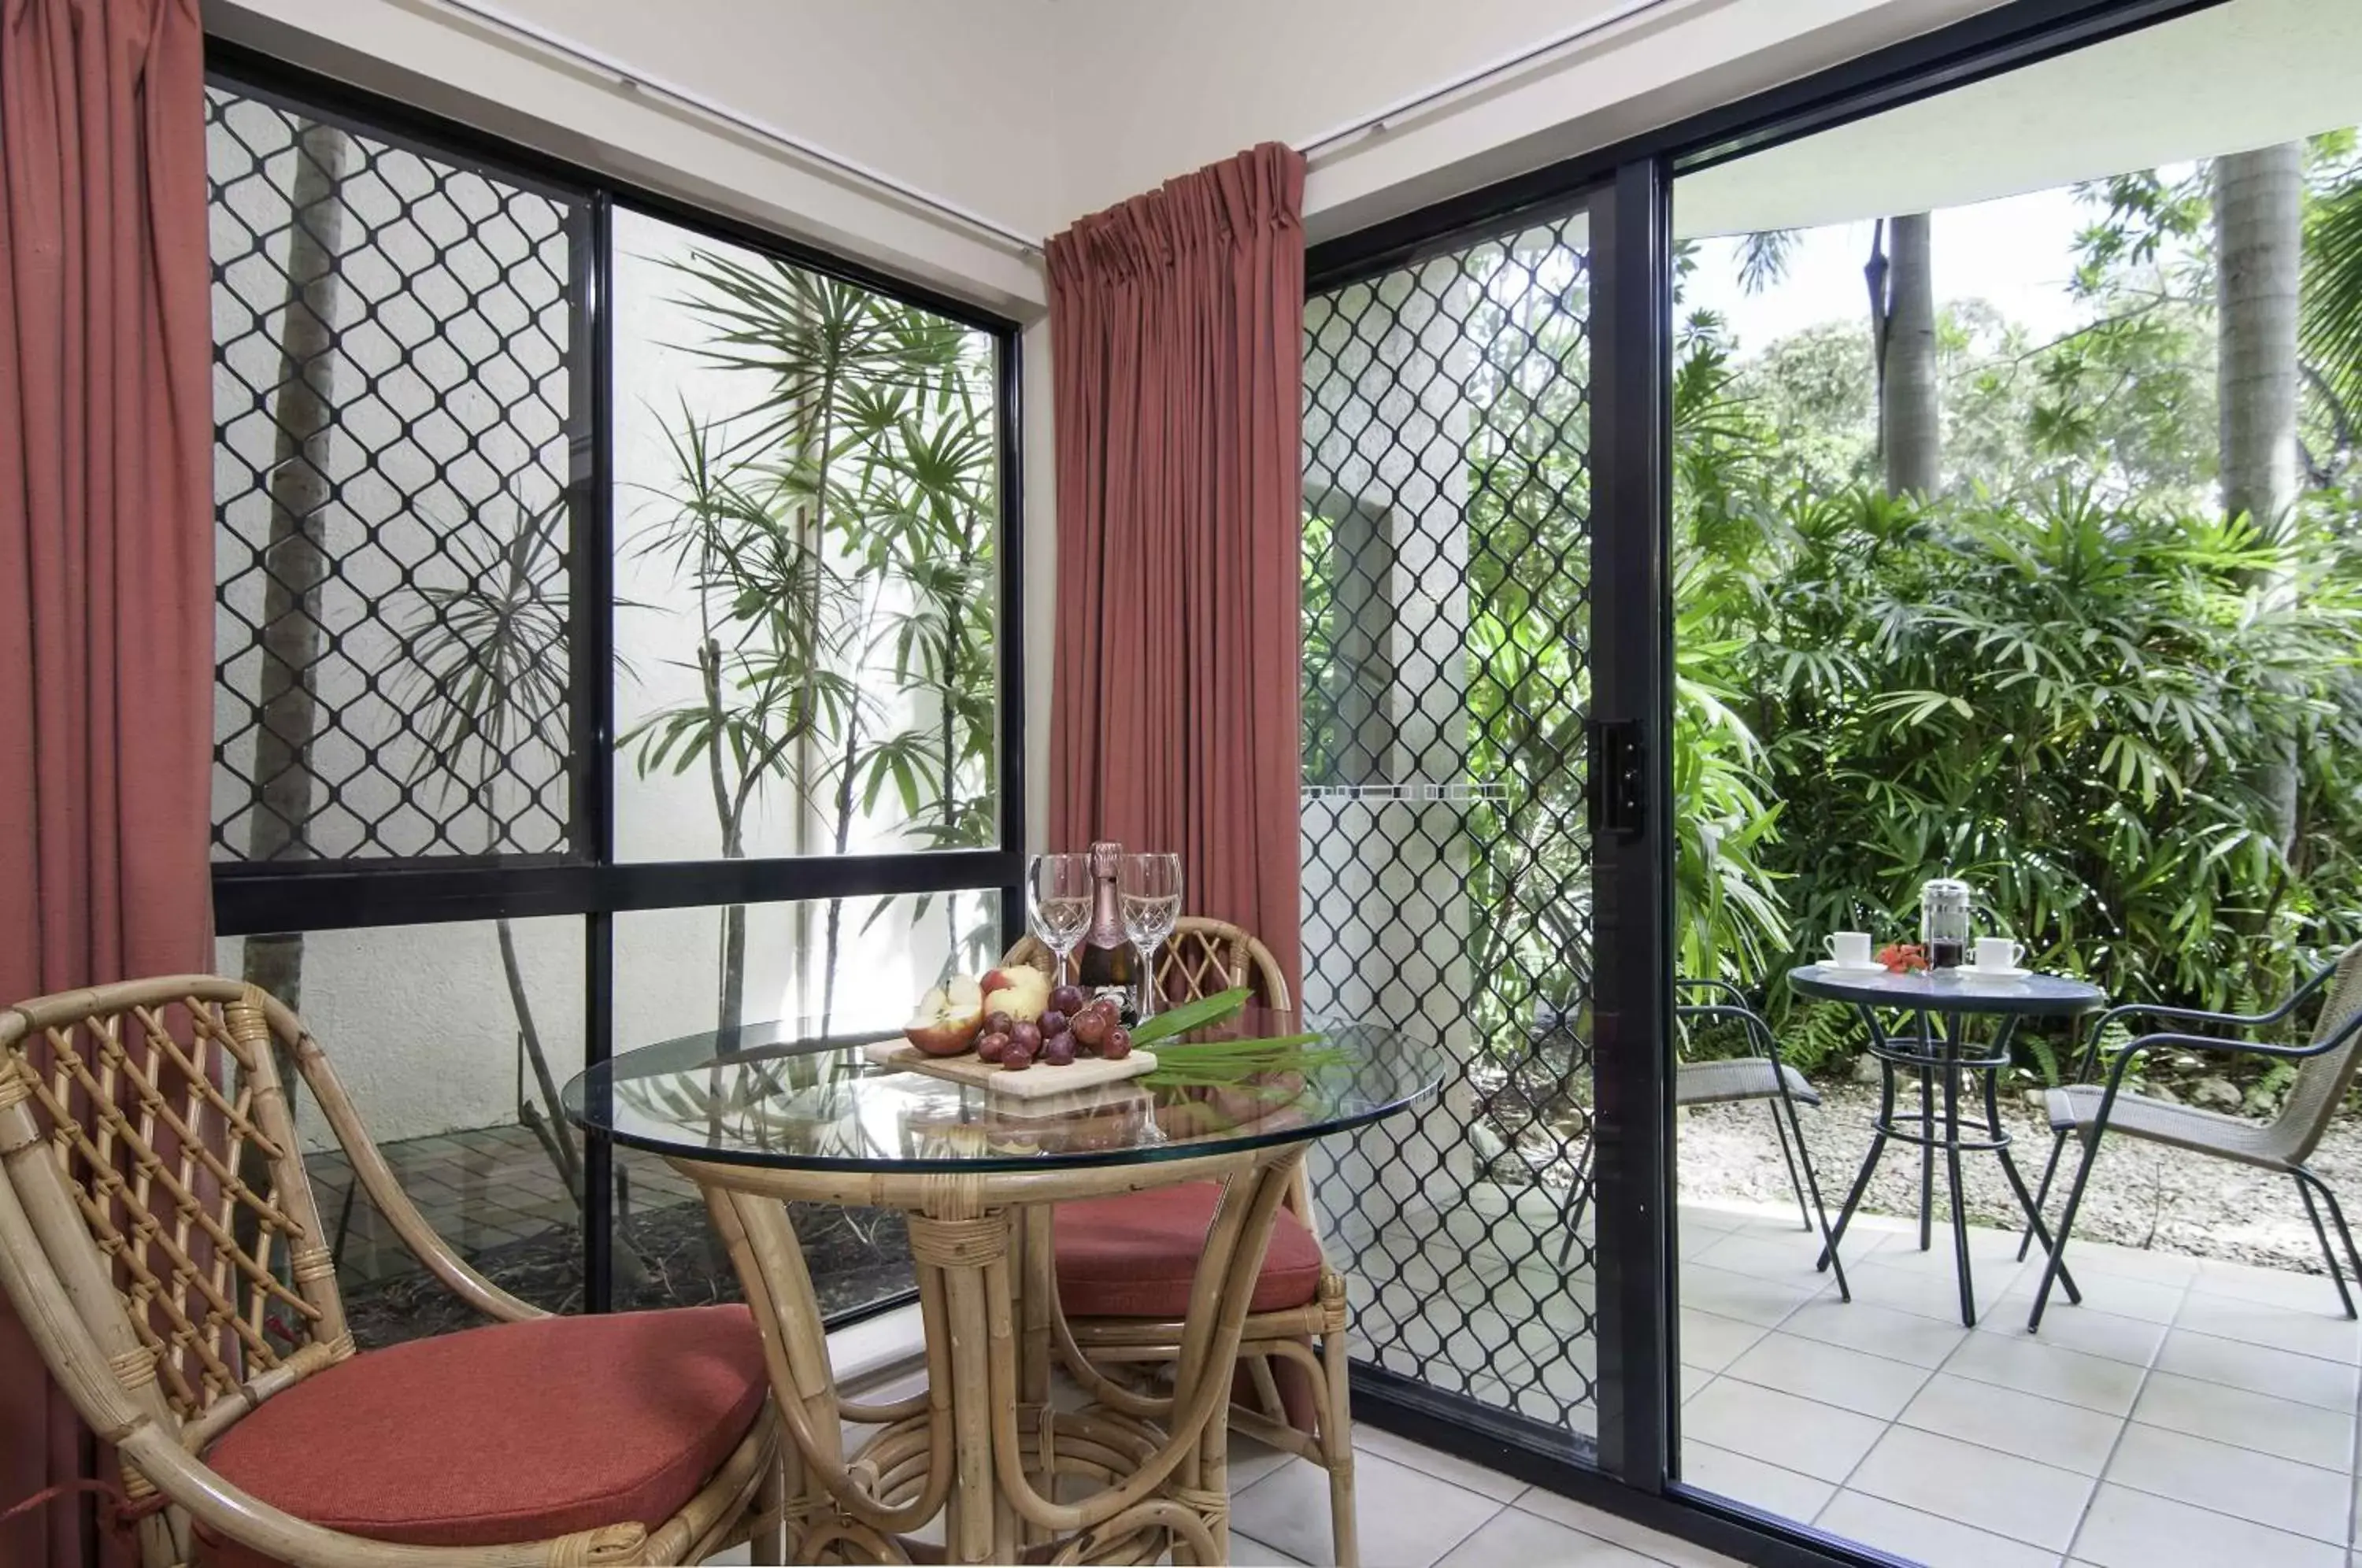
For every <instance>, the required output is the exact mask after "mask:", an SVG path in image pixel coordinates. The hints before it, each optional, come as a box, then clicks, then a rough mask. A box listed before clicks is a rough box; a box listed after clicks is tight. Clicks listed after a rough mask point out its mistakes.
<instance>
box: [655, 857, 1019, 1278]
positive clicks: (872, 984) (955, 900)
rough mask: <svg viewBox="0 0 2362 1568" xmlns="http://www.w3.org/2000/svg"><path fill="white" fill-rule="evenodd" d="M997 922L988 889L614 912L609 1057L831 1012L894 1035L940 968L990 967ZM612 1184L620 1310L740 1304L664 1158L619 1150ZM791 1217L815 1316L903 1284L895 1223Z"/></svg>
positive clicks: (685, 1190)
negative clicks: (732, 1025) (719, 1029)
mask: <svg viewBox="0 0 2362 1568" xmlns="http://www.w3.org/2000/svg"><path fill="white" fill-rule="evenodd" d="M741 920H743V926H742V925H741V924H739V923H738V922H739V921H741ZM832 921H833V925H834V929H835V936H834V938H833V940H832V938H831V936H830V930H831V925H832ZM999 922H1000V893H999V890H998V889H975V890H970V891H964V892H958V893H931V894H918V895H902V896H899V897H894V898H857V899H848V900H844V902H843V903H842V904H841V905H836V906H832V905H831V904H830V903H828V902H826V901H822V900H812V901H810V902H803V903H777V904H755V905H749V906H745V908H744V910H743V911H731V910H651V911H644V912H633V913H624V914H619V915H617V916H616V917H615V922H614V933H615V985H614V1007H615V1050H616V1052H617V1053H618V1054H619V1055H620V1054H621V1053H623V1052H625V1051H629V1050H631V1049H633V1048H634V1047H635V1046H640V1045H647V1044H652V1043H656V1042H657V1041H661V1040H669V1039H673V1038H675V1037H677V1036H679V1035H683V1034H690V1033H695V1032H700V1031H702V1030H709V1029H712V1028H714V1027H715V1026H716V1023H717V1021H718V1020H721V1019H723V1018H725V1017H727V1018H734V1019H735V1020H736V1021H744V1022H755V1021H761V1020H766V1019H774V1018H797V1017H809V1018H812V1019H815V1020H817V1019H819V1018H821V1017H822V1015H826V1016H827V1018H828V1019H829V1022H830V1026H831V1027H833V1028H837V1029H844V1030H854V1029H877V1028H890V1027H892V1026H893V1025H895V1024H897V1023H900V1021H902V1020H904V1019H906V1018H908V1017H909V1016H910V1015H911V1004H912V1003H913V1002H915V1001H916V1000H917V999H918V998H919V995H920V993H921V992H922V991H924V990H925V989H926V988H928V987H930V986H933V985H934V984H936V983H937V982H938V981H939V980H940V979H941V978H942V977H943V976H944V974H946V973H949V972H951V971H953V970H955V969H957V970H966V971H969V972H974V971H976V970H977V969H981V968H984V967H987V966H989V964H990V963H991V961H992V959H993V958H994V957H995V956H997V955H999V951H1000V940H999V937H1000V925H999ZM832 953H833V955H834V959H835V961H834V966H833V968H834V974H835V983H834V985H833V986H830V985H828V984H827V977H828V974H829V972H830V965H829V956H830V955H831V954H832ZM733 997H736V998H737V999H738V1000H736V1001H735V1002H733V1001H732V998H733ZM615 1176H616V1204H615V1214H616V1236H615V1304H616V1306H618V1307H619V1308H621V1307H634V1306H640V1307H660V1306H679V1305H690V1304H694V1303H696V1302H700V1301H711V1300H735V1299H736V1298H737V1294H738V1286H737V1281H736V1279H735V1278H734V1276H733V1275H732V1274H731V1272H730V1266H729V1262H728V1259H727V1258H726V1257H725V1256H724V1255H723V1253H721V1251H720V1250H719V1248H718V1247H716V1246H715V1245H714V1244H713V1243H712V1240H711V1231H709V1230H708V1228H707V1225H706V1219H705V1209H704V1206H703V1204H702V1203H701V1202H700V1201H699V1200H698V1198H697V1194H696V1192H695V1190H694V1188H693V1187H691V1186H690V1183H689V1182H687V1181H686V1180H685V1179H684V1178H682V1177H681V1176H678V1175H676V1174H675V1173H674V1172H673V1171H672V1170H671V1168H670V1167H669V1166H668V1165H665V1163H664V1162H663V1161H662V1160H660V1159H657V1158H655V1157H654V1156H649V1155H643V1154H635V1153H634V1152H632V1151H630V1150H622V1151H618V1153H617V1156H616V1172H615ZM792 1207H793V1210H794V1214H795V1220H796V1234H797V1236H798V1237H799V1238H800V1239H801V1241H802V1242H803V1246H804V1252H805V1256H806V1261H807V1262H808V1264H809V1265H810V1267H811V1275H812V1288H813V1290H814V1291H815V1292H816V1293H817V1294H818V1296H819V1298H820V1305H821V1309H822V1311H823V1312H826V1313H828V1314H830V1315H832V1316H834V1315H836V1314H838V1313H842V1312H846V1311H851V1310H855V1309H859V1308H862V1307H865V1306H868V1305H871V1304H873V1303H875V1302H877V1301H880V1300H883V1299H884V1298H885V1297H889V1296H893V1295H897V1294H899V1293H900V1292H902V1291H904V1290H907V1289H909V1288H910V1287H911V1267H910V1249H909V1244H908V1242H907V1241H906V1240H905V1236H904V1231H903V1227H902V1217H901V1216H900V1214H899V1213H895V1212H892V1211H889V1210H884V1209H843V1208H839V1207H837V1206H835V1205H830V1204H809V1205H807V1204H796V1205H794V1206H792Z"/></svg>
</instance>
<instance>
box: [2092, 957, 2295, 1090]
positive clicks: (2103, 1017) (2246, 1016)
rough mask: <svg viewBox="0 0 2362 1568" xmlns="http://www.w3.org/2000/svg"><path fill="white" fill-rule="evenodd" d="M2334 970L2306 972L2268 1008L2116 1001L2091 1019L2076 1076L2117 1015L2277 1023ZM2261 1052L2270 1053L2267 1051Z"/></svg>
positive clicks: (2203, 1043) (2238, 1024) (2210, 1040)
mask: <svg viewBox="0 0 2362 1568" xmlns="http://www.w3.org/2000/svg"><path fill="white" fill-rule="evenodd" d="M2336 972H2337V966H2336V965H2334V964H2324V965H2323V966H2321V967H2320V968H2318V969H2316V970H2314V971H2313V972H2312V974H2311V975H2309V976H2307V977H2305V981H2304V983H2303V984H2302V985H2301V986H2299V987H2297V988H2296V989H2294V990H2292V991H2290V993H2289V994H2288V998H2287V999H2286V1000H2284V1001H2282V1002H2281V1003H2280V1004H2279V1006H2278V1007H2276V1008H2273V1009H2272V1010H2270V1011H2268V1012H2208V1011H2206V1010H2203V1009H2202V1008H2194V1007H2167V1006H2165V1005H2164V1004H2163V1003H2160V1002H2122V1003H2119V1004H2118V1005H2116V1006H2114V1007H2112V1008H2110V1009H2108V1010H2107V1011H2105V1012H2103V1013H2102V1014H2100V1015H2099V1017H2097V1018H2096V1019H2094V1020H2092V1037H2091V1041H2090V1043H2088V1044H2086V1045H2085V1046H2084V1048H2083V1056H2082V1060H2081V1062H2079V1063H2077V1064H2076V1070H2075V1076H2076V1077H2077V1078H2078V1079H2079V1080H2080V1079H2085V1078H2088V1077H2090V1076H2091V1072H2092V1066H2094V1065H2095V1064H2096V1063H2097V1062H2098V1061H2099V1057H2100V1042H2101V1040H2102V1039H2103V1037H2104V1036H2105V1035H2106V1034H2107V1032H2108V1026H2109V1025H2110V1024H2112V1023H2114V1022H2115V1021H2117V1020H2118V1019H2124V1018H2162V1019H2171V1020H2173V1021H2177V1022H2181V1023H2212V1024H2217V1025H2220V1026H2222V1027H2224V1028H2234V1029H2257V1028H2261V1027H2262V1026H2263V1025H2265V1024H2268V1023H2278V1022H2279V1021H2281V1020H2283V1019H2285V1018H2287V1017H2288V1016H2289V1015H2290V1013H2293V1012H2294V1011H2296V1010H2297V1009H2298V1008H2299V1007H2301V1006H2302V1005H2303V1004H2304V1000H2305V999H2306V998H2307V997H2310V996H2312V993H2313V992H2315V991H2317V990H2319V989H2321V988H2322V987H2323V986H2324V985H2326V984H2327V983H2328V981H2329V977H2330V976H2332V975H2334V974H2335V973H2336ZM2158 1038H2160V1039H2162V1038H2163V1036H2159V1037H2158ZM2180 1039H2182V1040H2183V1041H2185V1042H2188V1041H2193V1040H2194V1041H2196V1042H2197V1043H2198V1045H2199V1048H2201V1049H2206V1048H2213V1049H2224V1048H2228V1047H2230V1046H2232V1045H2234V1044H2235V1042H2226V1041H2224V1040H2222V1039H2221V1038H2219V1037H2215V1036H2199V1035H2190V1034H2187V1033H2184V1034H2182V1035H2180ZM2262 1054H2264V1055H2269V1054H2270V1053H2262ZM2304 1054H2305V1055H2312V1053H2310V1052H2307V1053H2304Z"/></svg>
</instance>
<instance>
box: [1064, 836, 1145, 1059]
mask: <svg viewBox="0 0 2362 1568" xmlns="http://www.w3.org/2000/svg"><path fill="white" fill-rule="evenodd" d="M1122 858H1123V845H1120V844H1114V843H1110V842H1109V841H1108V840H1106V839H1101V840H1099V841H1098V843H1096V844H1094V845H1091V928H1090V930H1089V932H1088V933H1086V934H1085V935H1084V937H1083V944H1082V946H1081V947H1080V948H1079V949H1077V950H1076V981H1077V983H1078V984H1079V985H1081V987H1082V988H1083V990H1084V992H1085V993H1086V994H1087V995H1088V996H1089V997H1091V998H1093V999H1097V998H1099V997H1111V998H1113V999H1114V1001H1115V1004H1116V1008H1117V1010H1119V1011H1120V1013H1122V1015H1123V1021H1124V1022H1125V1023H1127V1024H1129V1023H1131V1022H1133V1021H1135V1019H1136V1017H1137V1014H1138V1011H1139V1009H1138V1006H1137V1000H1136V999H1135V997H1134V996H1133V994H1132V992H1133V988H1134V986H1135V984H1136V983H1137V980H1138V976H1139V971H1140V955H1138V954H1137V953H1135V952H1133V951H1132V946H1131V943H1130V942H1129V941H1127V940H1126V939H1125V937H1124V934H1123V916H1122V914H1121V912H1120V910H1119V908H1118V906H1117V904H1116V897H1115V872H1116V866H1117V864H1118V862H1120V860H1121V859H1122Z"/></svg>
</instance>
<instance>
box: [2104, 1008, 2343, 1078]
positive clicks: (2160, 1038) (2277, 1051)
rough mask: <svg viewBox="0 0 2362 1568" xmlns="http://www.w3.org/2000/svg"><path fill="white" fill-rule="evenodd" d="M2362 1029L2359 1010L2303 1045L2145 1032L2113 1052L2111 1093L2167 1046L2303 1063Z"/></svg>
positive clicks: (2109, 1070) (2110, 1069) (2337, 1048)
mask: <svg viewBox="0 0 2362 1568" xmlns="http://www.w3.org/2000/svg"><path fill="white" fill-rule="evenodd" d="M2357 1031H2362V1012H2356V1013H2355V1014H2354V1016H2353V1017H2351V1018H2349V1019H2347V1020H2346V1021H2345V1022H2344V1023H2341V1024H2339V1025H2338V1026H2337V1028H2336V1029H2335V1030H2334V1031H2333V1032H2331V1034H2330V1035H2329V1037H2328V1038H2327V1039H2325V1040H2315V1041H2312V1042H2310V1043H2306V1044H2302V1045H2283V1044H2279V1043H2277V1042H2273V1041H2266V1040H2225V1039H2224V1037H2223V1036H2221V1035H2219V1034H2189V1033H2184V1032H2180V1031H2179V1030H2167V1031H2163V1032H2158V1033H2156V1034H2144V1035H2142V1036H2141V1037H2140V1038H2139V1039H2137V1040H2128V1041H2126V1042H2125V1043H2124V1044H2123V1045H2120V1046H2118V1047H2117V1048H2116V1049H2115V1050H2114V1051H2112V1052H2110V1053H2109V1055H2111V1056H2112V1057H2113V1058H2114V1066H2111V1067H2110V1068H2109V1069H2108V1092H2109V1093H2110V1094H2111V1095H2113V1094H2114V1092H2115V1088H2116V1085H2117V1084H2118V1083H2119V1082H2121V1081H2122V1080H2123V1078H2124V1076H2125V1068H2127V1067H2129V1066H2132V1064H2133V1062H2134V1060H2135V1059H2136V1058H2137V1057H2140V1056H2144V1055H2147V1054H2148V1053H2149V1052H2151V1051H2154V1050H2157V1049H2158V1048H2159V1047H2163V1046H2172V1047H2175V1048H2178V1049H2186V1050H2192V1051H2213V1052H2218V1053H2220V1054H2222V1055H2229V1056H2266V1057H2269V1058H2271V1059H2273V1060H2275V1061H2281V1062H2301V1061H2305V1060H2308V1059H2310V1058H2312V1057H2314V1056H2324V1055H2328V1054H2329V1053H2330V1052H2332V1051H2336V1050H2340V1049H2342V1048H2344V1047H2345V1046H2347V1045H2350V1044H2352V1043H2353V1042H2354V1037H2355V1034H2356V1032H2357Z"/></svg>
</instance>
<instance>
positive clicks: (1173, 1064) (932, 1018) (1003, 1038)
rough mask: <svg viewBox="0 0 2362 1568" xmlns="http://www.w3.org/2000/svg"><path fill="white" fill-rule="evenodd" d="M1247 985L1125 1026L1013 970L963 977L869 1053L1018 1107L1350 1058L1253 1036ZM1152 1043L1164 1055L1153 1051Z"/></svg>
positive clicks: (1310, 1040) (1259, 1087)
mask: <svg viewBox="0 0 2362 1568" xmlns="http://www.w3.org/2000/svg"><path fill="white" fill-rule="evenodd" d="M1249 994H1250V993H1249V992H1248V990H1247V988H1245V987H1244V986H1239V987H1234V988H1231V989H1230V990H1227V991H1217V992H1215V993H1214V994H1213V995H1211V996H1206V997H1199V998H1198V999H1195V1000H1191V1001H1186V1002H1182V1003H1179V1004H1177V1005H1175V1006H1173V1007H1169V1008H1167V1009H1165V1010H1164V1011H1162V1012H1160V1013H1157V1014H1155V1015H1153V1017H1150V1018H1148V1019H1145V1020H1143V1021H1142V1022H1140V1023H1139V1024H1138V1025H1136V1026H1133V1027H1130V1028H1127V1027H1126V1026H1125V1024H1124V1022H1123V1019H1122V1014H1121V1012H1120V1010H1119V1008H1118V1005H1117V1003H1116V1002H1115V1001H1114V1000H1112V999H1107V998H1093V997H1091V996H1088V995H1087V994H1086V993H1085V992H1084V991H1082V990H1081V989H1080V988H1076V987H1074V986H1061V985H1054V984H1052V983H1051V980H1050V977H1048V976H1047V975H1044V974H1043V973H1042V971H1040V970H1038V969H1033V968H1029V967H1023V966H1010V967H1006V968H1000V969H995V970H992V971H991V972H990V973H988V974H986V975H983V976H981V977H977V976H967V975H955V976H953V977H951V978H950V979H948V980H946V981H944V984H943V985H941V986H939V987H937V988H934V989H933V990H930V991H929V992H928V993H927V994H926V995H925V996H924V997H922V998H921V999H920V1001H919V1006H918V1009H917V1010H916V1011H915V1012H914V1013H913V1014H912V1015H911V1021H910V1022H908V1023H906V1024H904V1025H903V1026H902V1038H901V1039H900V1041H896V1040H891V1039H888V1040H881V1041H877V1042H875V1043H871V1044H869V1045H866V1046H864V1047H863V1050H864V1051H865V1052H866V1053H867V1055H868V1056H869V1059H870V1060H871V1061H872V1062H875V1063H877V1065H878V1066H883V1067H887V1068H890V1069H895V1070H900V1071H908V1072H917V1073H925V1074H928V1075H929V1076H931V1077H939V1078H948V1079H950V1080H952V1081H953V1082H955V1083H961V1084H967V1085H970V1086H972V1087H977V1088H984V1089H987V1090H988V1091H989V1092H991V1093H994V1094H998V1095H1000V1096H1003V1097H1005V1098H1007V1099H1010V1100H1034V1101H1044V1102H1046V1101H1048V1100H1049V1099H1050V1097H1052V1096H1058V1097H1061V1098H1060V1099H1059V1100H1058V1101H1057V1102H1056V1103H1059V1104H1070V1103H1072V1101H1071V1100H1069V1099H1065V1098H1064V1097H1067V1096H1071V1095H1073V1094H1074V1093H1075V1092H1076V1091H1077V1090H1083V1089H1090V1088H1098V1087H1100V1086H1103V1085H1108V1084H1116V1083H1122V1082H1125V1081H1126V1080H1128V1079H1133V1078H1140V1079H1143V1080H1145V1083H1146V1085H1147V1087H1150V1088H1165V1089H1212V1090H1219V1091H1226V1092H1231V1093H1245V1094H1247V1095H1249V1096H1250V1097H1253V1096H1254V1095H1258V1094H1262V1093H1264V1092H1266V1091H1267V1090H1268V1089H1269V1088H1271V1086H1273V1085H1274V1084H1279V1085H1286V1086H1294V1087H1300V1086H1301V1085H1302V1083H1303V1075H1305V1074H1307V1073H1308V1072H1312V1071H1315V1070H1317V1069H1319V1068H1321V1067H1324V1066H1330V1065H1331V1064H1333V1063H1335V1062H1337V1061H1340V1060H1341V1055H1340V1054H1339V1053H1338V1052H1337V1051H1336V1050H1335V1049H1334V1048H1332V1047H1330V1046H1329V1045H1328V1044H1326V1043H1324V1041H1323V1039H1322V1036H1321V1035H1320V1034H1319V1032H1308V1033H1296V1034H1286V1035H1280V1036H1275V1037H1258V1038H1248V1037H1247V1035H1248V1033H1249V1031H1248V1028H1247V1020H1246V1018H1245V1017H1244V1016H1242V1015H1244V1014H1245V1010H1246V1006H1247V1001H1248V999H1249ZM1151 1045H1153V1046H1154V1047H1155V1049H1153V1050H1150V1049H1147V1047H1149V1046H1151Z"/></svg>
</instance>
